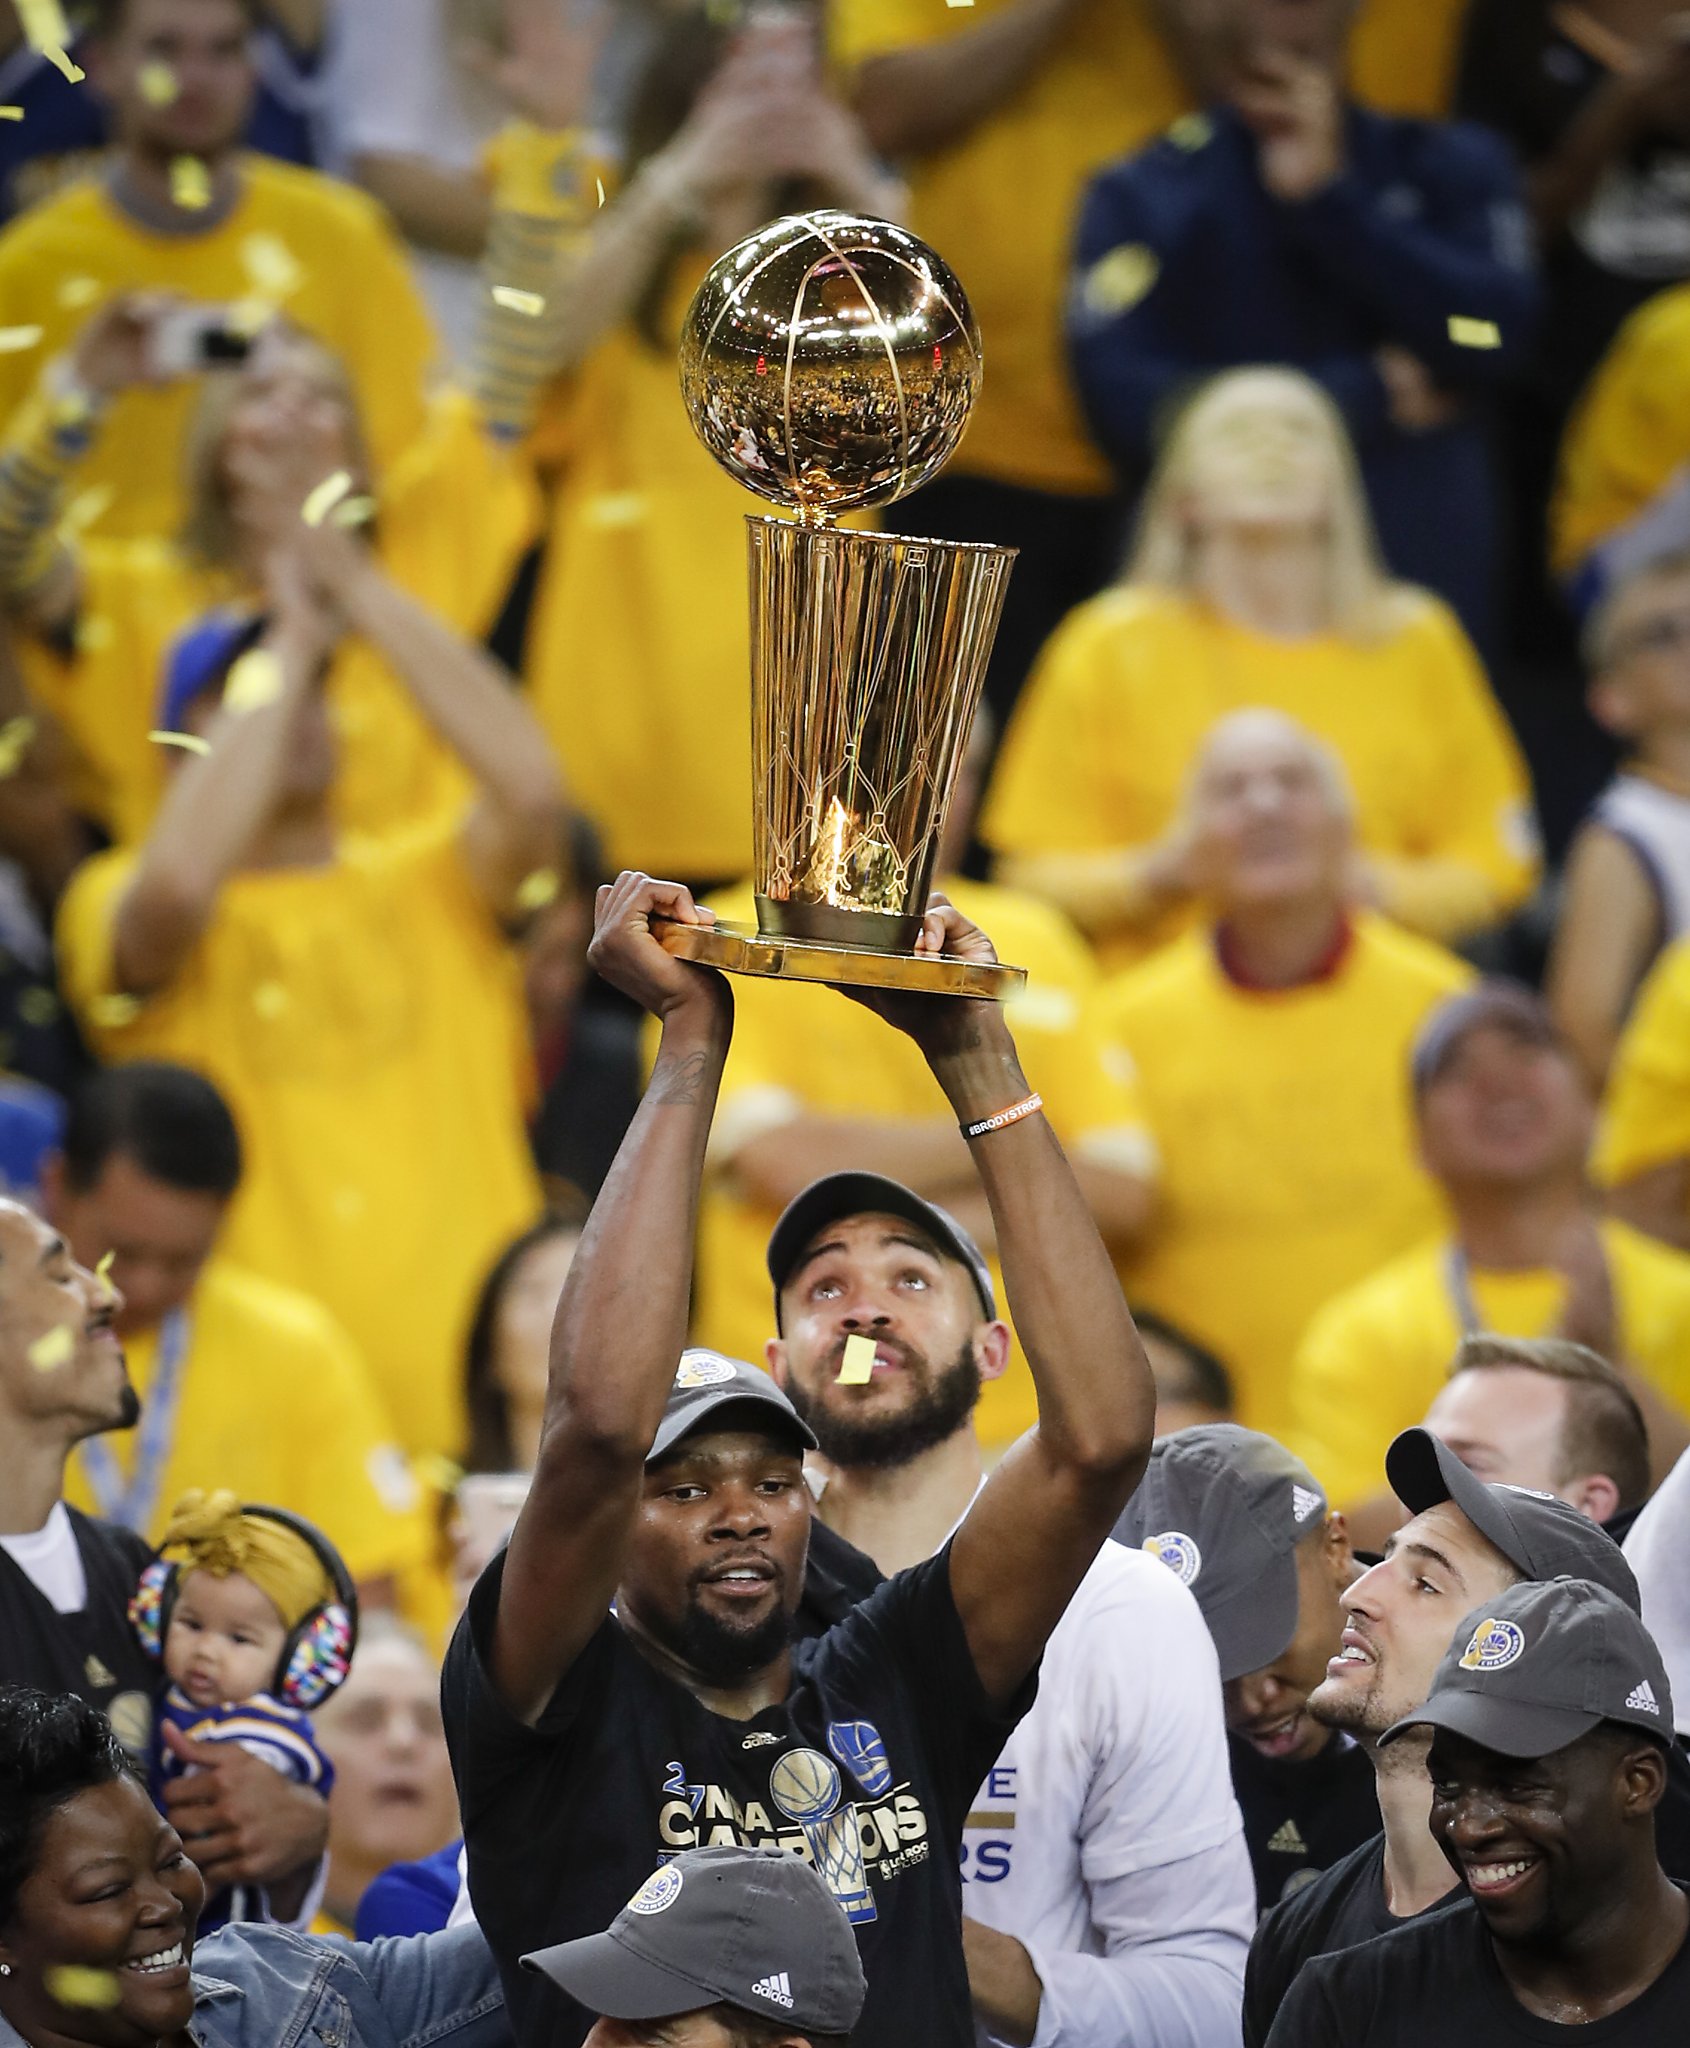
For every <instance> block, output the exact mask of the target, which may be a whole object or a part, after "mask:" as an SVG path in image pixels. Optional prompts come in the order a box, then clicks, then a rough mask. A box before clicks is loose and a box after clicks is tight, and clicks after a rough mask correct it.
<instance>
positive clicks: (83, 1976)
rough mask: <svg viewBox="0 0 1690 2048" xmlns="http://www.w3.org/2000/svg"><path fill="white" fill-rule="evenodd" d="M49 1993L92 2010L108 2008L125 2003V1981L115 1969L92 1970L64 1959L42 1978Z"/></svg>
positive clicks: (61, 2002)
mask: <svg viewBox="0 0 1690 2048" xmlns="http://www.w3.org/2000/svg"><path fill="white" fill-rule="evenodd" d="M41 1981H42V1982H43V1983H44V1984H45V1985H46V1987H47V1995H48V1997H49V1998H51V1999H53V2000H54V2001H55V2002H56V2003H57V2004H59V2005H69V2006H81V2007H83V2008H85V2009H86V2010H88V2011H92V2012H108V2011H110V2009H111V2008H112V2007H113V2006H114V2005H121V2004H122V2003H123V1985H122V1983H121V1982H120V1981H119V1978H118V1974H117V1972H116V1971H115V1970H90V1969H88V1968H87V1967H86V1966H85V1965H84V1964H81V1963H60V1964H58V1965H57V1966H56V1967H55V1968H54V1969H51V1970H48V1971H47V1972H46V1973H45V1975H44V1976H43V1978H42V1980H41Z"/></svg>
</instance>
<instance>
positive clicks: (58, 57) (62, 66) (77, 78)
mask: <svg viewBox="0 0 1690 2048" xmlns="http://www.w3.org/2000/svg"><path fill="white" fill-rule="evenodd" d="M41 54H42V56H43V57H45V58H46V60H47V62H48V63H49V64H51V65H52V67H53V69H54V70H55V71H62V72H63V73H64V75H65V77H66V78H68V79H69V80H70V82H71V84H72V85H80V84H81V83H82V81H83V80H84V79H85V78H86V77H87V76H88V74H87V72H86V71H84V70H83V68H82V66H81V65H80V64H75V63H72V61H71V59H70V58H69V56H68V55H67V54H66V53H65V50H64V48H63V46H62V45H61V44H59V43H53V44H50V45H49V46H48V47H47V48H45V49H43V50H42V52H41Z"/></svg>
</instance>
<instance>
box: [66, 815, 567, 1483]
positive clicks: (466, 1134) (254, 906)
mask: <svg viewBox="0 0 1690 2048" xmlns="http://www.w3.org/2000/svg"><path fill="white" fill-rule="evenodd" d="M135 861H136V856H135V855H134V854H133V853H127V852H114V853H110V854H103V855H101V856H100V857H99V858H97V859H95V860H93V861H90V862H89V863H88V864H87V866H85V867H84V868H82V869H81V870H80V872H79V873H78V874H77V876H76V877H75V879H74V880H73V881H72V883H71V885H70V888H69V890H68V891H67V892H66V895H65V899H64V903H63V905H62V906H61V909H60V913H59V931H58V937H59V958H60V963H61V973H62V978H63V983H64V987H65V991H66V994H67V996H68V997H69V999H70V1001H71V1004H72V1006H73V1007H74V1009H75V1011H76V1013H77V1016H78V1018H79V1020H80V1022H81V1024H82V1026H83V1029H84V1030H85V1031H86V1033H87V1034H88V1037H89V1040H90V1042H91V1043H92V1045H93V1046H94V1048H95V1050H96V1051H97V1052H98V1053H99V1054H100V1056H101V1057H102V1058H103V1059H107V1060H128V1059H165V1060H176V1061H179V1062H180V1063H181V1064H182V1065H184V1066H188V1067H194V1068H197V1069H198V1070H199V1071H200V1072H202V1073H204V1074H206V1075H208V1076H209V1077H210V1078H211V1079H212V1080H213V1081H215V1082H216V1084H217V1085H218V1087H219V1088H221V1089H222V1091H223V1093H224V1094H225V1095H226V1096H227V1098H228V1100H229V1104H230V1107H231V1108H232V1109H233V1111H234V1113H235V1120H236V1122H237V1123H238V1124H239V1126H240V1130H241V1139H242V1143H243V1145H244V1147H245V1150H246V1171H245V1175H244V1178H243V1180H242V1184H241V1188H240V1192H239V1193H238V1194H237V1196H236V1198H235V1202H234V1206H233V1208H232V1209H231V1211H230V1215H229V1222H228V1226H227V1229H226V1232H225V1236H224V1250H225V1253H226V1255H227V1256H228V1257H229V1258H230V1259H233V1260H236V1261H238V1262H239V1263H241V1264H242V1265H245V1266H248V1267H250V1268H251V1269H252V1270H253V1271H255V1272H258V1273H262V1274H266V1275H268V1276H269V1277H270V1278H271V1279H274V1280H279V1281H281V1282H283V1283H284V1284H286V1285H288V1286H292V1287H297V1288H300V1289H302V1290H304V1291H307V1292H310V1293H312V1294H314V1295H315V1296H316V1297H317V1298H318V1299H319V1300H320V1301H321V1302H322V1303H323V1305H324V1306H325V1307H326V1308H327V1309H329V1310H330V1311H331V1313H332V1314H333V1315H334V1316H335V1317H336V1318H337V1320H338V1321H339V1322H340V1323H341V1324H343V1325H344V1327H345V1329H346V1332H347V1334H348V1336H349V1337H350V1338H351V1339H352V1341H353V1342H354V1344H356V1346H357V1347H358V1349H359V1351H361V1352H362V1354H363V1356H364V1358H365V1359H366V1360H367V1361H368V1364H369V1366H370V1370H371V1372H372V1374H373V1376H374V1379H375V1382H376V1385H377V1387H378V1389H379V1390H380V1392H381V1394H382V1396H383V1398H384V1399H385V1400H386V1403H387V1406H388V1410H389V1413H390V1414H391V1415H392V1417H393V1422H394V1426H395V1429H396V1431H397V1433H398V1436H399V1438H400V1441H401V1442H402V1443H403V1444H404V1446H405V1448H406V1449H407V1450H408V1451H411V1452H413V1453H436V1454H440V1455H444V1456H448V1457H450V1456H454V1455H456V1453H457V1452H458V1450H459V1448H460V1446H461V1443H462V1436H463V1429H462V1425H463V1400H462V1393H461V1387H460V1381H461V1378H462V1344H463V1339H464V1335H465V1329H466V1325H467V1322H468V1317H469V1311H470V1308H471V1306H472V1302H473V1298H474V1295H475V1292H476V1290H477V1288H478V1287H479V1285H480V1282H481V1279H482V1277H483V1275H484V1274H485V1272H486V1270H487V1268H488V1266H489V1265H491V1263H492V1261H493V1259H494V1257H495V1255H496V1254H497V1253H498V1251H499V1250H500V1248H501V1247H502V1246H503V1245H504V1244H505V1243H506V1242H507V1241H508V1240H509V1239H510V1238H512V1237H514V1236H515V1235H516V1234H517V1232H518V1231H520V1230H522V1229H523V1228H524V1227H525V1226H526V1225H527V1224H529V1223H530V1222H532V1221H533V1219H534V1217H535V1215H536V1214H537V1213H538V1211H539V1208H540V1188H539V1182H538V1179H537V1177H536V1175H535V1171H534V1165H533V1161H532V1158H531V1156H530V1154H529V1150H528V1145H527V1141H526V1137H525V1134H524V1128H523V1120H524V1109H525V1100H524V1093H525V1091H524V1081H525V1060H526V1040H525V1029H524V1019H523V1015H522V1007H521V999H520V991H519V988H518V984H517V977H516V971H515V962H514V959H513V957H512V954H511V952H510V949H509V948H508V946H507V945H506V944H505V943H504V941H503V939H502V938H501V936H500V934H499V931H498V929H497V926H496V924H495V922H494V920H493V918H492V916H491V915H490V913H489V912H488V910H487V908H486V906H485V904H484V903H483V901H482V899H481V897H480V895H479V893H478V892H477V891H476V889H475V887H474V884H473V882H472V880H471V878H470V876H469V873H468V871H467V869H466V868H465V867H464V865H463V862H462V859H461V857H460V855H459V852H458V845H457V833H456V829H455V828H454V827H452V826H448V825H446V824H440V825H436V826H434V827H432V828H429V829H427V830H418V831H416V832H413V833H408V834H396V835H393V836H392V837H390V838H388V839H385V840H382V841H379V842H375V841H369V840H357V839H347V840H346V841H344V842H343V843H342V845H341V847H340V849H339V852H338V854H337V856H336V858H335V859H334V861H333V862H332V863H330V864H329V865H327V866H325V867H321V868H281V869H271V870H256V871H250V872H247V873H242V874H238V875H236V876H234V877H233V878H232V879H231V880H230V881H229V882H228V883H227V884H226V885H225V886H224V888H223V890H222V892H221V894H220V895H219V897H218V902H217V908H216V911H215V913H214V915H213V917H212V920H211V923H210V925H209V927H208V928H207V930H206V932H205V934H204V936H203V937H202V939H201V940H200V943H199V945H198V946H197V947H196V948H195V950H194V952H193V954H192V956H191V957H190V959H189V960H188V962H187V964H186V966H185V967H184V968H183V970H182V972H181V973H180V974H179V975H178V977H177V979H176V981H175V982H174V983H173V984H172V985H171V986H170V987H169V988H168V989H166V990H165V991H163V992H162V993H161V994H159V995H157V996H154V997H153V998H151V999H150V1000H149V1001H146V1002H144V1003H142V1004H141V1005H140V1007H139V1009H138V1011H136V1012H135V1013H134V1014H133V1015H132V1016H127V1015H125V1014H124V1013H125V1011H126V1010H127V1008H128V1006H127V1005H124V1004H123V1003H122V1002H121V999H119V1002H118V1003H116V1004H113V1002H112V1000H111V998H112V997H113V996H114V994H115V993H116V990H115V983H114V979H113V969H112V935H113V930H114V926H115V923H116V917H117V911H118V907H119V904H120V902H121V900H122V897H123V894H124V891H125V889H126V888H127V886H128V884H129V880H130V877H131V876H132V874H133V873H134V868H135Z"/></svg>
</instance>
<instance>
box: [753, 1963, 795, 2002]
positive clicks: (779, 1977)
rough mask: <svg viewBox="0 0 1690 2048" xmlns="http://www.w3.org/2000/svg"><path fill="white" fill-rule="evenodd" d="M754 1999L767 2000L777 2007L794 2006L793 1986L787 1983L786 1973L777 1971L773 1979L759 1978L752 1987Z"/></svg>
mask: <svg viewBox="0 0 1690 2048" xmlns="http://www.w3.org/2000/svg"><path fill="white" fill-rule="evenodd" d="M751 1995H752V1997H753V1998H767V1999H769V2000H771V2001H772V2003H774V2004H775V2005H784V2006H786V2007H788V2008H789V2009H790V2007H791V2005H792V1986H791V1985H790V1984H789V1983H788V1982H787V1981H786V1972H785V1971H784V1970H777V1971H776V1972H775V1973H774V1975H773V1976H772V1977H759V1978H758V1979H757V1981H756V1983H755V1984H753V1985H752V1987H751Z"/></svg>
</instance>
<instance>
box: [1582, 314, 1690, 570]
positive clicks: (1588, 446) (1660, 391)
mask: <svg viewBox="0 0 1690 2048" xmlns="http://www.w3.org/2000/svg"><path fill="white" fill-rule="evenodd" d="M1687 359H1690V285H1683V284H1681V285H1674V286H1673V287H1672V288H1671V290H1669V291H1664V292H1659V293H1657V294H1656V296H1655V297H1654V298H1652V299H1649V300H1648V301H1646V302H1645V303H1644V304H1643V305H1641V306H1639V307H1638V309H1637V311H1636V312H1635V313H1633V314H1632V316H1631V318H1630V319H1629V320H1627V322H1626V323H1625V325H1624V326H1623V327H1622V328H1621V329H1620V331H1619V333H1618V334H1617V335H1615V337H1614V339H1613V341H1612V342H1611V343H1610V345H1609V348H1608V353H1607V354H1606V355H1605V356H1604V357H1603V358H1602V361H1601V362H1600V363H1599V364H1598V365H1597V367H1596V370H1595V373H1594V374H1593V375H1592V377H1591V380H1590V382H1589V384H1588V385H1586V387H1585V391H1584V396H1583V397H1582V398H1581V399H1580V401H1579V404H1578V408H1577V410H1576V411H1575V412H1574V414H1573V416H1572V419H1571V421H1570V422H1569V423H1568V426H1567V432H1566V436H1565V438H1564V440H1563V441H1562V443H1561V463H1560V471H1559V474H1558V476H1557V478H1556V484H1555V495H1554V498H1553V500H1552V502H1551V505H1550V544H1551V545H1550V553H1551V556H1552V558H1553V560H1554V564H1555V567H1556V569H1557V570H1559V572H1560V573H1561V574H1562V575H1563V576H1570V575H1572V574H1574V573H1575V572H1576V571H1577V569H1578V568H1579V567H1580V565H1581V564H1582V563H1583V561H1584V558H1585V557H1586V556H1587V555H1588V554H1589V553H1590V551H1591V549H1592V548H1594V547H1597V546H1599V545H1600V543H1601V542H1603V541H1605V540H1606V539H1608V537H1609V536H1610V535H1611V534H1613V533H1616V532H1617V531H1618V530H1619V529H1620V528H1621V527H1622V526H1624V525H1626V524H1627V522H1628V521H1630V520H1632V519H1634V518H1636V516H1637V514H1638V513H1639V512H1641V511H1642V510H1643V509H1644V507H1645V506H1646V505H1648V503H1649V502H1650V500H1651V499H1652V498H1654V497H1655V496H1656V494H1657V493H1658V492H1659V491H1660V490H1661V489H1662V487H1663V486H1664V485H1665V484H1666V483H1667V482H1668V481H1669V480H1670V479H1671V477H1672V476H1673V475H1674V474H1675V472H1676V471H1677V470H1679V469H1680V468H1682V466H1683V465H1684V463H1685V462H1686V461H1690V398H1687V396H1686V392H1685V380H1684V365H1685V362H1686V360H1687Z"/></svg>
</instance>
